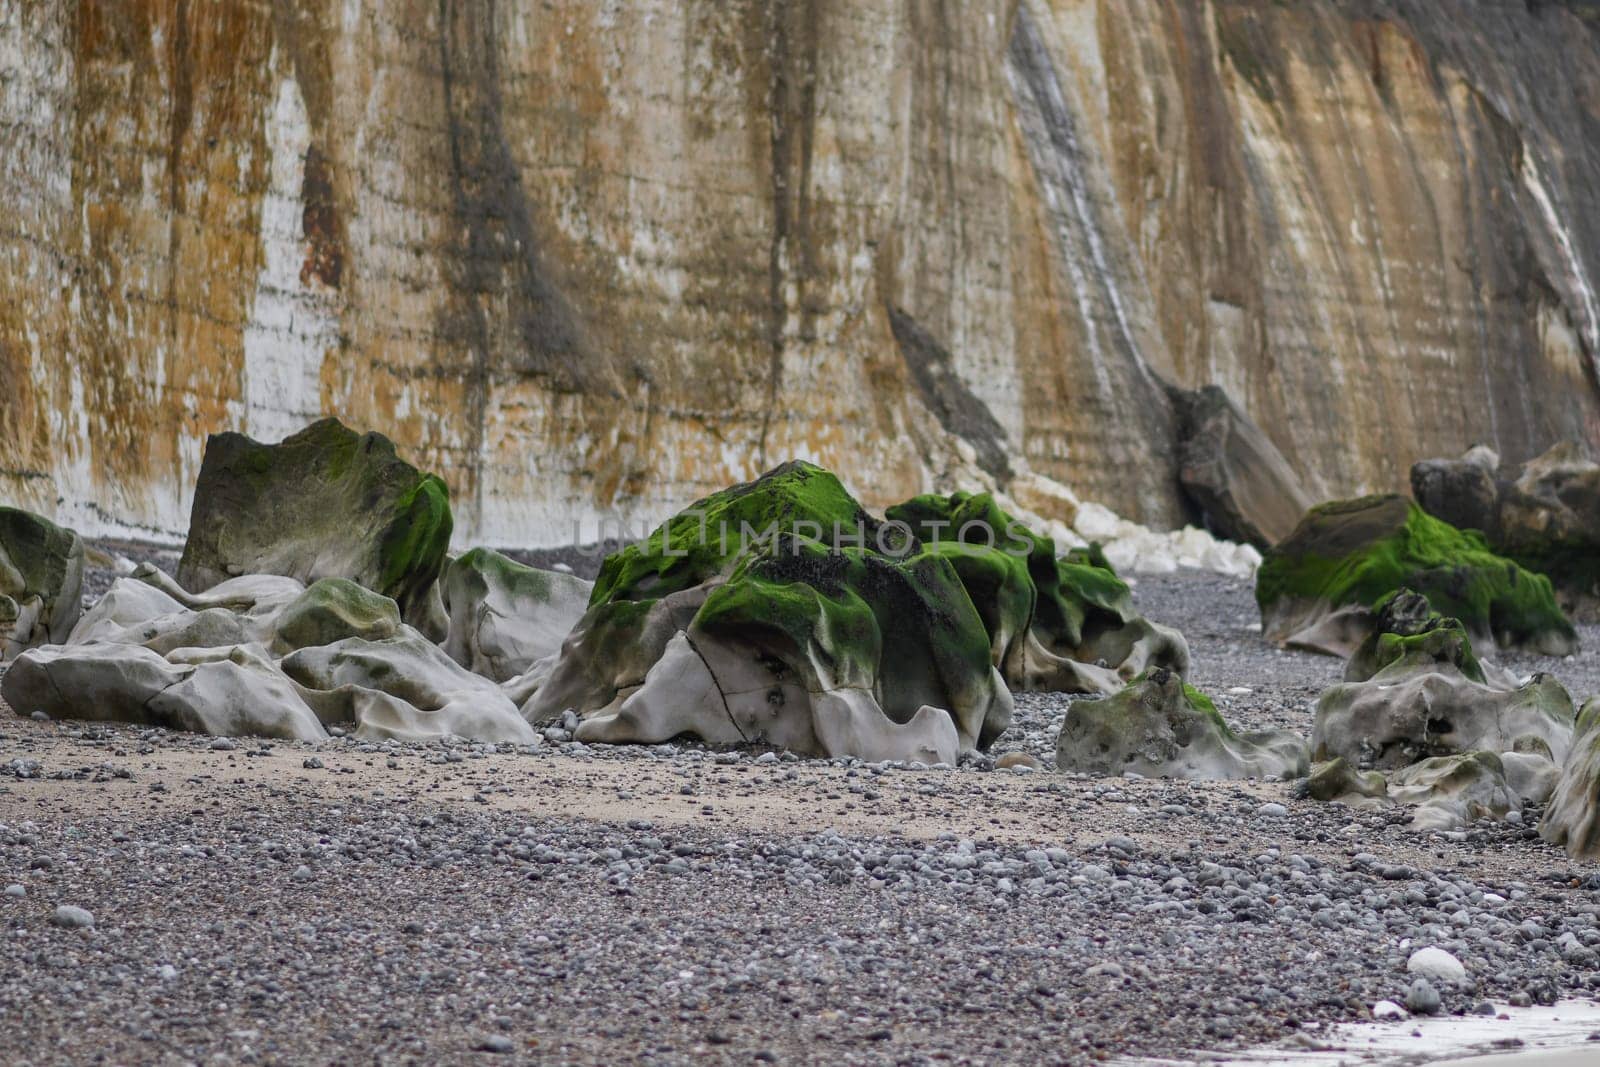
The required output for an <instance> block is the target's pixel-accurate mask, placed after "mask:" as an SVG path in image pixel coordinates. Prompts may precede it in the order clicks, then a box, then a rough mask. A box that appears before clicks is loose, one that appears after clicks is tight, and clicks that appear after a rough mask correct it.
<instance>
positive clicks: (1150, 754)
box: [1056, 667, 1307, 779]
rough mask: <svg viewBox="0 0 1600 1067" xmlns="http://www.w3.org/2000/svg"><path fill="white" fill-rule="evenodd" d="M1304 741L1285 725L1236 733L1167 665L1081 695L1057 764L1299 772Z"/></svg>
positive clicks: (1246, 773)
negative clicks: (1109, 690) (1097, 695)
mask: <svg viewBox="0 0 1600 1067" xmlns="http://www.w3.org/2000/svg"><path fill="white" fill-rule="evenodd" d="M1306 766H1307V764H1306V745H1305V741H1304V740H1302V739H1301V738H1299V737H1297V736H1295V735H1294V734H1291V733H1288V732H1286V731H1279V730H1272V731H1267V732H1264V733H1253V734H1243V735H1241V734H1236V733H1234V731H1233V730H1232V729H1230V728H1229V727H1228V724H1227V723H1226V722H1225V721H1223V718H1222V715H1221V714H1220V713H1219V712H1218V711H1217V708H1216V705H1215V704H1213V703H1212V701H1211V698H1210V697H1208V696H1206V695H1205V694H1204V693H1202V692H1200V691H1199V690H1198V689H1196V688H1194V687H1193V686H1191V685H1187V684H1185V683H1184V681H1183V679H1182V678H1179V677H1178V676H1177V675H1176V674H1174V673H1172V672H1171V671H1168V670H1165V669H1163V668H1159V667H1158V668H1156V669H1154V670H1152V671H1150V672H1149V674H1148V675H1145V676H1141V677H1139V678H1137V679H1135V680H1134V682H1133V684H1132V685H1129V686H1128V687H1127V688H1126V689H1124V690H1123V691H1122V692H1120V693H1118V694H1116V695H1115V696H1109V697H1104V698H1102V699H1099V700H1077V701H1074V702H1073V704H1072V706H1071V707H1070V708H1068V709H1067V716H1066V718H1065V719H1064V720H1063V721H1062V724H1061V732H1060V734H1059V735H1058V736H1057V737H1056V769H1057V770H1059V771H1078V772H1081V773H1086V774H1100V775H1117V774H1126V773H1128V772H1130V771H1131V772H1133V773H1135V774H1140V775H1143V776H1144V777H1147V778H1187V779H1203V778H1266V777H1273V776H1277V777H1295V776H1299V775H1303V774H1305V772H1306Z"/></svg>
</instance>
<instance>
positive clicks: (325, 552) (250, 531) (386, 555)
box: [178, 419, 451, 641]
mask: <svg viewBox="0 0 1600 1067" xmlns="http://www.w3.org/2000/svg"><path fill="white" fill-rule="evenodd" d="M450 531H451V518H450V494H449V490H448V489H446V488H445V484H444V482H442V481H440V480H439V479H438V478H436V477H434V476H433V475H430V474H423V473H422V472H420V471H418V470H417V469H416V468H415V467H413V466H412V465H411V464H409V463H407V462H406V461H405V460H403V459H401V458H399V456H397V455H396V454H395V450H394V445H393V443H392V442H390V441H389V439H388V438H386V437H384V436H383V435H381V434H376V433H369V434H358V433H356V432H355V431H353V430H349V429H347V428H346V427H345V426H343V425H342V424H341V423H340V422H339V421H338V420H337V419H323V420H322V421H320V422H317V423H314V424H312V425H311V426H308V427H307V428H306V429H304V430H302V431H300V432H299V433H297V434H294V435H293V436H291V437H288V438H285V439H284V440H283V441H282V442H281V443H279V444H276V445H269V444H262V443H261V442H258V441H252V440H251V439H250V438H248V437H245V436H243V435H242V434H236V433H225V434H217V435H214V436H212V437H211V438H209V439H208V440H207V442H206V454H205V462H204V463H203V464H202V465H201V468H200V479H199V482H198V483H197V484H196V486H195V495H194V509H193V512H192V513H191V516H190V522H189V537H188V540H187V541H186V542H185V543H184V546H183V559H182V561H181V562H180V563H179V565H178V581H179V583H180V584H181V585H183V586H184V587H185V588H187V589H190V590H193V591H195V592H204V591H206V590H208V589H210V588H211V587H212V586H214V585H216V584H217V583H219V582H223V581H226V580H227V579H229V578H233V577H237V576H239V575H245V574H281V575H284V576H285V577H289V578H294V579H296V580H298V581H301V582H308V583H309V582H315V581H317V580H318V579H320V578H347V579H350V580H351V581H354V582H356V583H357V584H359V585H362V586H365V587H366V588H368V589H371V590H373V591H374V592H376V593H379V594H381V595H383V596H386V597H388V598H390V599H392V600H394V601H395V602H396V603H397V604H398V605H399V606H400V613H401V616H402V617H403V618H404V619H405V620H406V622H407V623H408V624H410V625H412V626H415V627H416V628H418V629H420V630H421V631H423V632H424V633H425V634H427V635H428V636H429V637H430V638H432V639H434V640H440V641H442V640H444V638H445V635H446V633H447V630H448V624H447V621H446V620H445V618H444V617H443V611H442V609H441V608H440V606H439V603H438V593H437V591H436V590H435V588H434V584H435V582H436V581H437V579H438V577H439V574H440V572H441V570H442V569H443V566H444V556H445V550H446V549H447V548H448V547H449V544H450Z"/></svg>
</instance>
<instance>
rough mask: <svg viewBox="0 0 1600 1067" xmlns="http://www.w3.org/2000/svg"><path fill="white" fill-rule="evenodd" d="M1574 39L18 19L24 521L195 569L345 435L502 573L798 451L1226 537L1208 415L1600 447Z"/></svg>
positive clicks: (12, 270) (173, 1) (1266, 22)
mask: <svg viewBox="0 0 1600 1067" xmlns="http://www.w3.org/2000/svg"><path fill="white" fill-rule="evenodd" d="M1597 40H1600V38H1597V36H1596V34H1595V32H1594V31H1593V30H1591V29H1590V28H1589V25H1588V24H1587V23H1585V22H1584V21H1582V20H1580V19H1578V18H1577V17H1576V16H1575V15H1574V14H1573V13H1572V12H1571V11H1569V10H1568V9H1567V8H1566V7H1565V6H1564V5H1561V4H1554V3H1553V4H1541V5H1537V9H1536V10H1527V9H1526V8H1525V6H1523V5H1487V4H1475V5H1448V6H1446V5H1437V4H1432V3H1425V2H1423V0H1374V2H1371V3H1366V4H1362V5H1350V4H1345V3H1336V2H1334V0H1317V2H1308V3H1300V4H1278V3H1273V2H1268V0H1213V2H1210V3H1174V2H1170V0H1115V2H1113V0H1022V2H1010V3H1008V2H1001V0H996V2H995V3H992V4H970V5H924V4H907V3H899V2H890V0H874V2H867V3H852V4H845V3H840V2H838V0H807V2H802V3H777V2H775V0H748V2H745V3H738V4H726V3H721V2H712V0H691V2H688V3H667V2H665V0H641V2H638V3H632V4H625V5H612V6H605V5H595V4H592V3H589V2H587V0H585V2H578V0H572V2H569V3H560V2H558V3H552V4H543V5H536V6H535V5H511V4H495V3H490V2H488V0H463V2H461V3H453V4H439V3H437V2H435V0H354V2H351V3H346V4H340V5H330V4H323V3H314V2H312V0H280V2H278V3H275V4H270V5H246V4H198V3H193V2H191V0H162V2H156V0H145V2H136V0H126V2H123V3H117V4H87V5H86V4H71V3H68V2H66V0H21V2H18V3H11V4H6V5H3V6H0V72H3V79H4V80H3V85H4V91H3V92H0V129H4V130H5V131H6V133H5V137H6V142H7V144H8V147H9V150H8V151H7V152H5V153H3V154H0V202H3V203H5V204H6V205H7V209H8V210H7V212H6V213H5V217H4V218H0V442H3V444H0V449H3V451H0V496H3V497H4V499H5V500H6V501H7V502H10V503H15V504H20V505H22V506H25V507H30V508H33V509H35V510H39V511H42V512H45V513H47V514H53V515H56V516H57V517H59V518H61V519H62V520H63V521H67V522H70V523H71V524H73V525H75V526H76V527H77V528H79V529H81V530H83V531H84V532H87V533H103V532H114V531H128V530H139V531H142V532H145V533H156V534H168V535H171V534H175V533H177V532H179V531H181V530H182V529H183V528H184V526H185V525H186V522H187V516H188V509H189V503H190V493H191V490H192V486H193V483H194V478H195V475H196V473H197V471H198V468H199V461H200V451H201V447H202V442H203V441H204V438H205V435H206V434H207V433H210V432H217V431H221V430H240V431H244V432H247V433H250V434H253V435H256V436H261V437H269V438H270V437H273V436H276V435H279V434H281V433H284V432H287V431H289V430H292V429H296V428H298V425H299V424H301V423H302V422H303V421H306V420H309V418H311V417H312V416H315V415H318V414H323V413H337V414H339V415H340V416H341V417H342V418H344V420H345V421H346V422H347V423H350V424H352V425H358V426H361V427H364V428H372V429H377V430H381V431H382V432H384V433H386V434H388V435H389V436H391V437H393V438H394V439H395V441H396V442H397V443H398V444H399V446H400V447H401V449H402V452H403V453H404V454H405V455H406V456H407V458H409V459H411V460H413V461H414V462H416V463H417V464H418V465H419V466H422V467H425V468H429V469H434V470H437V471H439V472H440V473H441V474H442V475H443V476H444V477H445V478H446V480H447V481H448V482H449V483H450V486H451V489H452V493H453V497H454V504H455V510H456V513H457V519H458V528H459V529H460V530H461V533H462V535H463V537H465V538H468V539H471V540H475V541H488V542H494V543H508V544H523V545H527V544H539V543H546V544H550V543H558V542H566V541H570V540H572V539H573V538H574V536H575V533H576V535H578V536H582V535H584V534H588V535H591V536H592V535H593V534H595V533H596V532H597V528H596V525H595V520H596V518H597V517H598V516H599V515H601V514H607V513H610V514H616V515H619V516H621V517H622V518H624V519H626V520H628V521H629V522H639V523H643V522H644V521H645V520H655V519H659V518H660V517H661V516H663V515H665V514H670V513H671V512H673V511H675V510H677V509H678V508H681V507H682V506H683V505H685V504H686V503H687V502H689V501H691V500H693V499H695V498H697V497H699V496H702V495H704V494H705V493H707V492H709V491H712V490H714V489H716V488H718V487H721V486H724V485H727V484H729V483H731V482H734V481H738V480H742V479H746V478H749V477H752V476H754V475H755V474H757V473H759V472H760V471H761V470H764V469H766V468H768V467H770V466H772V465H774V464H776V463H778V462H781V461H783V460H785V459H789V458H806V459H812V460H815V461H817V462H820V463H823V464H825V465H827V466H829V467H830V468H832V469H834V470H836V471H838V472H839V474H840V475H841V477H843V478H844V480H845V481H846V482H847V483H848V484H850V485H851V486H853V487H854V488H855V489H856V490H857V491H858V492H859V493H860V495H861V497H862V499H863V502H864V503H866V504H868V505H869V506H873V507H878V508H881V507H883V506H885V505H887V504H890V503H892V502H894V501H897V500H902V499H906V498H908V497H910V496H912V495H913V494H915V493H917V492H921V491H926V490H930V489H935V488H938V489H942V490H949V489H952V488H984V487H985V486H986V482H987V479H990V478H994V479H998V480H999V482H1000V483H1001V487H1002V488H1003V485H1004V482H1005V480H1006V479H1007V478H1008V477H1010V476H1013V475H1015V474H1019V473H1024V472H1025V471H1026V470H1027V469H1030V468H1031V469H1032V470H1033V471H1036V472H1038V473H1040V474H1044V475H1047V476H1049V477H1052V478H1055V479H1057V480H1059V481H1062V482H1065V483H1067V484H1068V485H1071V486H1072V487H1073V488H1074V489H1075V490H1077V491H1078V493H1079V494H1080V495H1081V496H1083V497H1084V498H1086V499H1091V500H1098V501H1100V502H1103V503H1105V504H1107V505H1110V506H1111V507H1113V508H1114V509H1116V510H1117V511H1119V512H1122V513H1123V514H1126V515H1129V516H1130V517H1133V518H1137V519H1141V520H1144V521H1147V522H1153V523H1156V524H1174V523H1178V522H1180V521H1181V520H1182V519H1183V518H1184V517H1185V505H1184V503H1183V502H1182V501H1181V500H1180V498H1179V494H1178V490H1177V482H1176V471H1175V458H1174V455H1175V449H1174V443H1173V440H1172V434H1173V417H1172V412H1171V408H1170V403H1169V401H1168V399H1167V395H1166V390H1165V389H1164V385H1166V384H1173V385H1179V386H1195V385H1199V384H1204V383H1206V382H1218V383H1221V384H1223V385H1224V386H1225V387H1226V388H1227V389H1228V390H1229V392H1230V394H1231V395H1232V397H1233V399H1234V400H1235V401H1236V402H1237V403H1238V404H1240V405H1241V406H1242V408H1243V409H1244V410H1245V411H1247V412H1248V413H1249V414H1250V415H1251V416H1252V417H1253V418H1254V420H1255V421H1256V422H1257V423H1258V424H1259V425H1260V426H1261V427H1262V429H1263V431H1264V432H1265V433H1266V435H1267V436H1268V437H1269V438H1270V439H1271V441H1272V443H1273V444H1274V445H1276V446H1277V447H1278V449H1279V450H1281V451H1282V453H1283V454H1284V456H1285V457H1286V458H1287V460H1288V461H1289V463H1290V464H1291V465H1293V466H1294V467H1296V468H1297V471H1296V473H1298V474H1299V475H1300V476H1301V478H1303V479H1304V481H1305V484H1306V485H1307V487H1308V489H1309V490H1310V491H1311V492H1312V494H1313V495H1316V496H1319V497H1327V496H1342V495H1352V494H1355V493H1358V492H1365V491H1375V490H1385V489H1398V488H1401V487H1403V485H1404V479H1405V472H1406V471H1407V469H1408V468H1409V466H1410V464H1411V463H1412V462H1414V461H1415V460H1418V459H1421V458H1426V457H1428V456H1433V455H1453V454H1457V453H1459V452H1460V451H1461V450H1462V449H1464V448H1465V447H1466V446H1468V445H1469V444H1472V443H1475V442H1480V441H1481V442H1484V443H1487V444H1490V445H1492V446H1494V447H1495V448H1496V449H1497V450H1498V451H1499V452H1500V453H1501V455H1502V456H1504V457H1505V459H1506V460H1507V462H1510V463H1516V462H1520V461H1522V460H1524V459H1527V458H1529V457H1531V456H1533V455H1536V454H1538V453H1539V452H1542V451H1543V450H1544V449H1545V448H1546V447H1547V446H1548V445H1550V444H1551V443H1553V442H1554V441H1556V440H1558V439H1562V438H1577V439H1580V440H1586V441H1589V442H1591V443H1597V442H1600V399H1597V389H1596V385H1595V356H1596V353H1595V346H1596V343H1597V341H1596V333H1595V331H1596V329H1597V326H1596V311H1595V296H1594V292H1593V286H1594V279H1596V278H1600V202H1597V198H1600V192H1597V190H1600V180H1596V179H1597V178H1600V119H1597V118H1596V115H1597V114H1600V107H1597V106H1596V102H1595V101H1594V100H1592V99H1589V98H1587V97H1585V95H1584V94H1585V92H1587V90H1585V89H1584V88H1583V87H1584V86H1589V85H1594V84H1600V44H1597Z"/></svg>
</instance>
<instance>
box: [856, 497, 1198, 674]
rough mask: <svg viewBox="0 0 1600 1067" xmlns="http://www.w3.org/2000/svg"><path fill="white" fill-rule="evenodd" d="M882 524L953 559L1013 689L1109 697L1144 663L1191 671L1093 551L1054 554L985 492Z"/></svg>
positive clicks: (931, 504)
mask: <svg viewBox="0 0 1600 1067" xmlns="http://www.w3.org/2000/svg"><path fill="white" fill-rule="evenodd" d="M885 518H886V519H887V520H888V521H889V522H890V523H898V524H902V525H903V528H904V529H905V530H906V531H908V532H910V533H911V534H913V535H915V536H916V537H917V538H918V539H919V540H920V541H921V542H922V544H923V546H924V547H925V548H926V549H927V550H928V551H929V552H931V553H933V554H934V555H938V556H943V557H944V558H945V559H947V560H949V561H950V565H951V566H952V567H953V568H954V569H955V572H956V576H957V577H958V578H959V579H960V580H961V584H962V587H963V588H964V589H966V591H967V595H968V596H969V597H970V598H971V599H972V603H973V605H974V606H975V607H976V608H977V609H978V615H979V616H980V617H981V618H982V619H983V625H984V628H985V630H987V631H988V634H989V649H990V658H991V661H992V662H993V663H994V665H995V667H997V668H999V670H1000V674H1001V676H1002V677H1004V678H1005V680H1006V682H1007V683H1008V684H1009V685H1010V686H1011V687H1012V688H1013V689H1043V690H1052V691H1055V692H1064V693H1114V692H1116V691H1117V690H1119V689H1121V688H1122V687H1123V685H1124V684H1125V683H1126V682H1127V681H1128V680H1129V679H1131V678H1133V677H1134V676H1135V675H1137V674H1140V673H1142V672H1143V671H1144V670H1145V669H1146V668H1149V667H1165V668H1168V669H1170V670H1172V671H1173V672H1175V673H1177V674H1179V675H1182V674H1184V673H1186V672H1187V671H1188V669H1189V646H1188V644H1187V643H1186V642H1185V641H1184V639H1183V635H1182V634H1180V633H1178V632H1177V631H1176V630H1172V629H1168V628H1167V627H1164V626H1160V625H1158V624H1156V623H1152V622H1150V621H1149V620H1147V619H1145V618H1144V617H1142V616H1141V615H1139V614H1138V613H1137V612H1136V611H1134V609H1133V596H1132V594H1131V592H1130V591H1129V589H1128V586H1127V585H1126V584H1125V583H1124V582H1123V581H1122V580H1121V579H1119V578H1118V577H1117V575H1116V572H1115V571H1114V570H1113V569H1112V568H1111V565H1110V564H1109V563H1107V562H1106V560H1105V557H1104V556H1103V555H1102V554H1101V553H1100V551H1099V549H1098V547H1091V548H1088V549H1086V550H1075V551H1073V552H1070V553H1068V554H1066V555H1064V556H1060V557H1058V556H1057V548H1056V544H1055V542H1054V540H1052V539H1051V538H1049V537H1045V536H1043V535H1041V534H1038V533H1036V532H1034V531H1033V530H1031V529H1030V528H1028V527H1027V526H1026V525H1024V524H1023V523H1021V522H1020V521H1019V520H1017V519H1016V518H1014V517H1013V516H1012V515H1010V514H1008V513H1007V512H1006V511H1005V510H1004V509H1003V508H1001V507H1000V506H999V505H998V504H997V503H995V501H994V498H993V497H992V496H990V495H989V494H987V493H979V494H971V493H952V494H949V495H939V494H936V493H929V494H925V495H923V496H918V497H914V498H913V499H911V500H908V501H906V502H905V503H903V504H897V505H895V506H894V507H892V508H890V509H889V510H888V511H887V512H885Z"/></svg>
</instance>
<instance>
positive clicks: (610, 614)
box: [524, 463, 1011, 762]
mask: <svg viewBox="0 0 1600 1067" xmlns="http://www.w3.org/2000/svg"><path fill="white" fill-rule="evenodd" d="M590 604H591V606H590V608H589V610H588V611H587V612H586V613H585V614H584V616H583V618H582V620H581V621H580V622H579V623H578V624H577V626H576V627H575V628H574V629H573V631H572V633H571V635H570V636H569V637H568V638H567V640H566V642H565V643H564V645H563V647H562V650H561V655H560V658H559V659H558V661H557V662H556V664H555V667H554V670H553V672H552V673H551V675H550V677H549V678H548V680H547V681H545V682H544V683H543V684H542V685H541V686H540V687H539V689H538V691H537V693H536V694H535V695H534V697H533V698H532V700H531V701H530V702H529V703H528V704H527V705H526V706H525V707H524V712H525V714H526V715H527V717H528V718H529V720H530V721H533V722H544V721H549V720H554V719H556V718H557V717H559V716H560V715H561V714H562V713H563V712H564V711H567V710H572V711H574V712H575V713H576V714H577V715H578V716H579V717H580V718H581V720H582V721H581V722H580V724H579V726H578V730H577V737H578V739H580V740H595V741H661V740H666V739H667V738H669V737H672V736H674V735H676V734H678V733H691V734H694V735H695V736H699V737H702V738H704V739H706V740H708V741H713V742H727V743H760V744H771V745H776V746H781V747H784V748H787V749H789V750H791V751H795V752H800V753H811V754H817V755H828V756H838V755H860V756H864V757H865V756H868V755H870V756H871V758H875V759H891V758H892V759H920V760H924V761H927V760H928V759H931V758H935V757H936V758H937V759H938V760H940V761H943V762H952V761H953V760H954V759H955V758H956V756H957V754H958V753H959V752H960V751H963V750H969V749H972V748H977V747H987V746H988V744H989V743H990V742H991V741H992V740H993V739H994V738H995V737H996V736H998V734H999V733H1000V731H1001V730H1003V729H1004V728H1005V726H1006V724H1007V723H1008V722H1009V721H1010V714H1011V698H1010V693H1009V691H1008V690H1007V689H1006V687H1005V683H1004V681H1003V680H1002V679H1001V677H1000V675H999V672H998V671H996V670H995V669H994V667H993V666H992V664H991V662H990V656H989V641H988V636H987V633H986V631H985V629H984V626H983V621H982V619H980V618H979V616H978V613H977V611H976V610H975V609H974V607H973V605H972V601H971V600H970V599H969V598H968V596H967V595H966V592H965V590H964V589H963V588H962V586H961V583H960V580H959V579H958V578H957V576H956V573H955V571H954V569H953V568H952V567H951V565H950V563H949V561H948V560H946V559H945V558H943V557H942V556H938V555H935V554H933V553H930V552H928V551H926V550H924V549H923V548H922V547H921V546H920V545H918V544H917V542H916V540H915V538H914V537H911V536H909V534H906V533H905V532H903V531H898V530H893V529H885V528H884V527H883V525H882V524H881V523H880V522H879V521H878V520H876V519H874V518H872V517H871V516H870V515H868V514H867V513H866V512H865V511H864V510H863V509H862V508H861V506H860V505H859V504H858V503H857V502H856V501H855V500H854V499H853V498H852V497H851V496H850V495H849V494H848V493H847V492H845V490H844V488H843V486H841V485H840V484H839V482H838V479H836V478H835V477H834V476H833V475H832V474H830V473H829V472H827V471H825V470H822V469H821V468H818V467H815V466H812V465H810V464H806V463H790V464H785V465H784V466H782V467H779V468H776V469H774V470H772V471H769V472H768V473H767V474H765V475H763V476H762V477H761V478H759V479H757V480H756V481H754V482H749V483H745V484H743V485H738V486H734V487H733V488H731V489H727V490H724V491H722V492H720V493H717V494H714V495H713V496H710V497H707V498H706V499H705V500H702V501H700V502H699V503H698V504H697V505H696V506H695V507H694V508H691V509H689V510H688V511H685V512H683V513H681V514H679V515H678V516H676V517H674V518H673V519H671V520H669V521H668V522H667V523H665V524H663V525H662V526H661V527H660V528H658V529H657V530H656V531H655V532H654V533H653V534H652V535H651V536H650V538H649V539H647V540H646V541H644V542H641V543H639V544H636V545H632V546H629V547H628V548H625V549H623V550H622V551H620V552H618V553H615V554H614V555H612V556H611V557H609V558H608V559H607V560H606V562H605V565H604V567H603V568H602V570H601V573H600V577H599V579H598V580H597V581H596V583H595V588H594V593H593V596H592V598H591V601H590Z"/></svg>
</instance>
